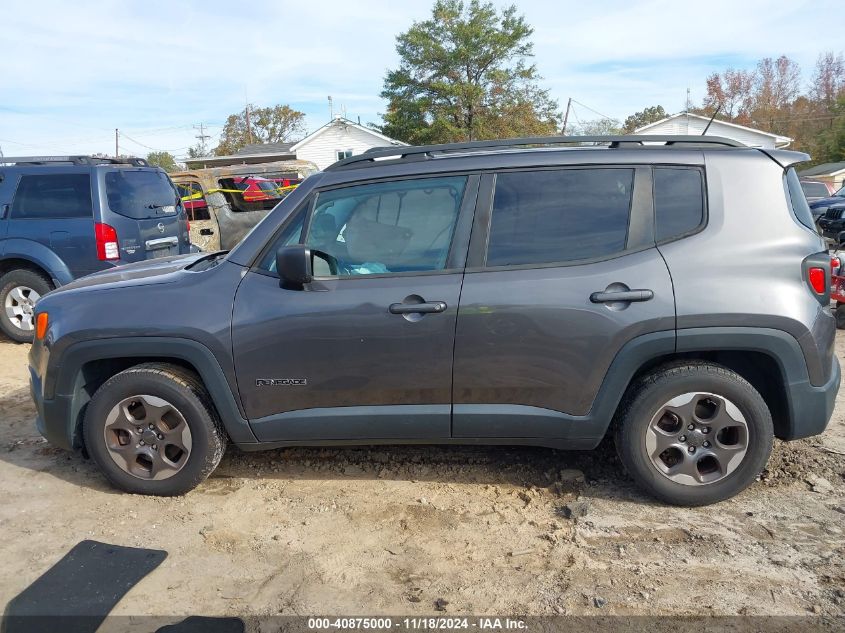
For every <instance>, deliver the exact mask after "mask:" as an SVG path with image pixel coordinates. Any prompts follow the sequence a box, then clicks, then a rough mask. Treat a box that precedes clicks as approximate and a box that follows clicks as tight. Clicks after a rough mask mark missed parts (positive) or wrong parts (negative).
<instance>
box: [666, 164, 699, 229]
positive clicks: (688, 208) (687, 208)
mask: <svg viewBox="0 0 845 633" xmlns="http://www.w3.org/2000/svg"><path fill="white" fill-rule="evenodd" d="M703 223H704V178H703V177H702V173H701V170H700V169H697V168H685V167H656V168H655V169H654V237H655V239H656V240H657V242H658V243H661V242H668V241H670V240H673V239H677V238H679V237H682V236H684V235H688V234H690V233H692V232H694V231H696V230H697V229H698V228H699V227H700V226H701V225H702V224H703Z"/></svg>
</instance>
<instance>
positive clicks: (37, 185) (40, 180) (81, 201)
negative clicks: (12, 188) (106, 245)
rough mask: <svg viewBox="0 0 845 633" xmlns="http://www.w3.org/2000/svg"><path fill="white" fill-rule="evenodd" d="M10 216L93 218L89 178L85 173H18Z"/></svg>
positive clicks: (22, 217) (21, 217)
mask: <svg viewBox="0 0 845 633" xmlns="http://www.w3.org/2000/svg"><path fill="white" fill-rule="evenodd" d="M11 215H12V217H13V218H18V219H40V218H54V219H55V218H92V217H93V215H94V214H93V211H92V209H91V178H90V176H88V174H38V175H30V176H21V179H20V182H19V183H18V188H17V191H16V192H15V199H14V201H13V202H12V214H11Z"/></svg>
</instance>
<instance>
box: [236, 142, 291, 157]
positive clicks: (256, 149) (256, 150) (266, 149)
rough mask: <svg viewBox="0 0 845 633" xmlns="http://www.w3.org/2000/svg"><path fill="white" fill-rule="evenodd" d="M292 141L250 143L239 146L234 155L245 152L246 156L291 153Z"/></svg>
mask: <svg viewBox="0 0 845 633" xmlns="http://www.w3.org/2000/svg"><path fill="white" fill-rule="evenodd" d="M293 145H294V143H251V144H250V145H244V146H243V147H242V148H240V149H239V150H238V151H237V152H235V154H236V155H243V154H246V155H247V156H254V155H256V154H285V155H287V154H292V153H293V152H291V147H293Z"/></svg>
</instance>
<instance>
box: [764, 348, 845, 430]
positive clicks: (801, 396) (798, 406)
mask: <svg viewBox="0 0 845 633" xmlns="http://www.w3.org/2000/svg"><path fill="white" fill-rule="evenodd" d="M831 365H832V367H831V372H830V379H829V380H828V381H827V382H826V383H825V384H823V385H821V386H818V387H815V386H813V385H811V384H810V382H809V381H801V382H797V383H790V384H789V385H787V397H788V399H789V422H790V423H789V427H788V429H787V430H786V433H785V434H783V435H780V436H779V437H780V439H782V440H797V439H801V438H803V437H811V436H813V435H819V434H820V433H822V432H824V430H825V428H827V424H828V422H829V421H830V417H831V416H832V415H833V408H834V406H835V405H836V394H837V393H839V383H840V380H841V376H842V374H841V369H840V367H839V360H838V359H837V358H836V357H835V356H834V357H833V360H832V362H831Z"/></svg>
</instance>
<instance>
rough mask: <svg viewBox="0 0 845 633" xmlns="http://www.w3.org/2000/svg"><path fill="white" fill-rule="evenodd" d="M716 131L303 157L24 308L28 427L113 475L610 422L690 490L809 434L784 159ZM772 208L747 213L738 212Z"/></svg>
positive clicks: (805, 347) (705, 487)
mask: <svg viewBox="0 0 845 633" xmlns="http://www.w3.org/2000/svg"><path fill="white" fill-rule="evenodd" d="M807 158H808V157H807V156H806V155H805V154H800V153H796V152H788V151H781V150H762V149H754V148H749V147H744V146H742V145H739V144H737V143H736V142H734V141H730V140H727V139H721V138H716V137H683V136H678V137H647V136H634V137H589V138H587V137H581V138H564V137H556V138H534V139H511V140H505V141H486V142H475V143H468V144H453V145H439V146H428V147H393V148H385V149H380V150H376V151H370V152H367V153H365V154H362V155H360V156H355V157H352V158H348V159H345V160H342V161H339V162H337V163H335V164H334V165H332V166H331V167H329V168H328V169H327V170H326V171H324V172H322V173H319V174H316V175H314V176H311V177H310V178H308V179H307V180H306V181H305V182H304V183H303V184H302V185H301V186H300V187H299V188H298V189H296V191H294V192H293V193H292V194H291V195H290V196H289V197H287V198H286V199H285V200H284V201H282V202H281V203H280V204H279V205H278V206H277V207H276V208H275V210H273V211H272V212H271V213H270V214H269V215H268V216H267V217H266V218H265V219H264V220H263V221H262V222H261V223H260V224H259V225H258V226H256V227H255V228H254V229H253V230H252V232H251V233H250V234H249V235H247V236H246V238H245V239H244V240H243V241H242V242H241V243H240V244H239V245H238V246H237V247H236V248H235V249H234V250H232V251H231V252H229V253H216V254H212V255H193V256H186V257H173V258H166V259H162V260H158V261H153V262H144V263H138V264H130V265H127V266H123V267H120V268H117V269H114V270H111V271H107V272H103V273H99V274H95V275H92V276H89V277H86V278H84V279H80V280H78V281H75V282H73V283H70V284H68V285H66V286H64V287H63V288H61V289H59V290H57V291H54V292H51V293H50V294H48V295H47V296H46V297H44V298H43V299H41V301H39V302H38V304H37V306H36V326H37V327H36V329H37V332H36V341H35V343H34V345H33V347H32V351H31V353H30V372H31V382H32V395H33V398H34V399H35V403H36V405H37V408H38V422H37V424H38V427H39V429H40V431H41V432H42V433H43V434H44V436H45V437H46V438H47V439H48V440H50V442H52V443H53V444H55V445H57V446H62V447H65V448H68V449H70V448H76V447H84V448H85V449H86V450H87V452H88V454H89V455H90V456H91V457H92V458H93V459H94V461H95V462H96V463H97V464H98V466H99V467H100V468H101V469H102V471H103V473H104V474H105V476H106V477H107V478H108V479H109V480H110V481H111V482H112V483H113V484H114V485H116V486H118V487H119V488H122V489H123V490H126V491H129V492H135V493H143V494H158V495H174V494H181V493H184V492H186V491H188V490H190V489H192V488H193V487H194V486H196V485H197V484H199V483H200V482H201V481H202V480H203V479H205V478H206V477H207V476H208V475H209V473H211V472H212V471H213V470H214V468H215V466H217V464H218V462H219V461H220V458H221V456H222V455H223V451H224V449H225V446H226V444H227V442H229V441H231V442H232V443H234V444H235V445H237V446H238V447H239V448H241V449H244V450H255V449H263V448H273V447H280V446H293V445H320V444H323V445H325V444H388V443H432V444H434V443H437V444H447V443H486V444H526V445H539V446H548V447H554V448H566V449H590V448H593V447H595V446H596V445H597V444H598V443H599V442H600V441H601V440H602V438H604V437H605V436H606V435H607V434H608V433H613V435H614V437H615V441H616V446H617V449H618V452H619V456H620V458H621V461H622V463H623V464H624V466H625V468H626V469H627V471H628V472H629V473H630V475H631V476H632V477H633V478H634V479H635V480H636V481H637V482H639V484H640V485H641V486H642V487H643V488H645V489H646V490H648V491H649V492H650V493H652V494H653V495H655V496H657V497H659V498H660V499H662V500H664V501H667V502H669V503H675V504H683V505H699V504H706V503H712V502H715V501H718V500H721V499H725V498H727V497H730V496H732V495H734V494H736V493H737V492H739V491H741V490H742V489H744V488H745V487H746V486H748V485H749V484H750V483H752V482H753V481H754V479H755V478H756V477H757V476H758V474H759V473H760V472H761V470H762V469H763V467H764V466H765V464H766V461H767V459H768V457H769V454H770V452H771V449H772V442H773V438H774V437H778V438H781V439H784V440H790V439H795V438H801V437H807V436H810V435H815V434H818V433H821V432H822V431H823V430H824V428H825V426H826V424H827V422H828V419H829V418H830V415H831V412H832V410H833V405H834V400H835V397H836V392H837V390H838V388H839V378H840V372H839V364H838V362H837V360H836V358H835V356H834V354H833V342H834V332H835V327H834V319H833V317H832V315H831V314H830V312H829V309H828V303H829V284H830V256H829V255H828V253H827V252H826V251H825V248H824V245H823V243H822V240H821V238H820V237H819V235H818V234H817V233H816V231H815V230H814V228H813V218H812V215H811V214H810V211H809V209H808V207H807V203H806V200H805V199H804V195H803V193H802V192H801V185H800V183H799V181H798V178H797V176H796V174H795V171H794V170H793V165H794V164H796V163H798V162H801V161H804V160H807ZM754 227H766V228H765V230H764V231H755V230H752V229H753V228H754Z"/></svg>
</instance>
